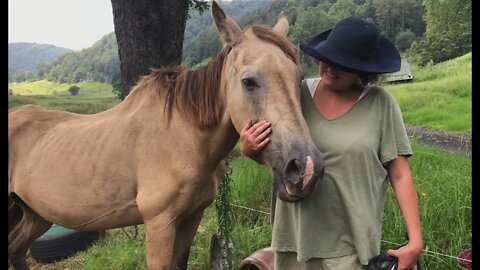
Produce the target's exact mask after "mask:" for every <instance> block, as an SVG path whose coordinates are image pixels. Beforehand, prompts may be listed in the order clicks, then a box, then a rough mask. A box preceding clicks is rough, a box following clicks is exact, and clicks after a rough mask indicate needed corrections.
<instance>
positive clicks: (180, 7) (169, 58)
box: [111, 0, 189, 99]
mask: <svg viewBox="0 0 480 270" xmlns="http://www.w3.org/2000/svg"><path fill="white" fill-rule="evenodd" d="M111 1H112V8H113V21H114V25H115V35H116V37H117V44H118V54H119V58H120V69H121V73H122V84H123V91H122V96H121V98H122V99H124V98H125V97H126V96H127V95H128V93H130V90H131V88H132V87H133V86H135V84H136V82H137V80H138V79H139V78H140V76H143V75H147V74H149V73H150V68H159V67H162V66H167V65H172V64H180V63H181V60H182V47H183V35H184V32H185V24H186V19H187V13H188V2H189V0H174V1H172V0H111Z"/></svg>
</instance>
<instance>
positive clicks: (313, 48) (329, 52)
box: [300, 29, 401, 74]
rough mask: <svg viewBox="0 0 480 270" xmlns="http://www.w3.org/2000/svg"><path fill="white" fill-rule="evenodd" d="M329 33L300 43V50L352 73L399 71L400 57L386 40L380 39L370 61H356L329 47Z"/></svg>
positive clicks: (326, 32) (393, 46)
mask: <svg viewBox="0 0 480 270" xmlns="http://www.w3.org/2000/svg"><path fill="white" fill-rule="evenodd" d="M331 31H332V29H329V30H327V31H325V32H322V33H320V34H318V35H317V36H315V37H313V38H312V39H310V40H309V41H308V42H306V43H301V44H300V49H302V51H304V52H305V53H306V54H308V55H310V56H312V57H313V58H315V59H318V60H320V61H322V62H326V63H328V64H331V65H335V66H338V67H339V68H341V69H343V70H345V71H349V72H353V73H372V74H383V73H391V72H396V71H398V70H400V66H401V61H400V55H399V53H398V51H397V49H396V48H395V45H393V43H391V42H390V41H389V40H388V39H386V38H384V37H380V40H379V44H378V49H377V52H376V53H375V55H374V57H372V58H371V59H369V60H365V59H357V58H355V57H350V56H348V55H345V54H344V53H342V52H340V51H339V50H338V49H337V48H335V47H333V46H330V45H329V43H328V41H327V38H328V36H329V35H330V32H331Z"/></svg>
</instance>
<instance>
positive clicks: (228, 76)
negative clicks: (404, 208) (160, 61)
mask: <svg viewBox="0 0 480 270" xmlns="http://www.w3.org/2000/svg"><path fill="white" fill-rule="evenodd" d="M211 14H212V16H213V18H214V22H215V25H216V28H217V30H218V32H219V35H220V38H221V40H222V43H223V48H222V50H221V52H220V53H219V54H218V55H217V56H216V57H214V58H213V59H212V60H211V61H210V62H209V63H207V64H205V65H203V66H201V67H199V68H197V69H195V70H191V69H188V68H185V67H182V66H170V67H163V68H158V69H151V73H150V74H148V75H145V76H142V77H141V78H140V79H139V80H138V82H137V84H136V85H135V86H134V87H133V88H132V91H131V93H130V94H129V95H128V96H127V97H126V98H125V99H124V100H123V101H122V102H120V103H119V104H117V105H116V106H114V107H113V108H111V109H109V110H105V111H103V112H99V113H96V114H89V115H83V114H75V113H70V112H65V111H57V110H49V109H45V108H42V107H40V106H37V105H23V106H19V107H15V108H12V109H10V110H9V111H8V147H9V148H8V205H9V207H8V242H9V243H8V256H9V263H10V265H11V266H13V267H14V268H15V269H29V267H28V265H27V263H26V252H27V250H28V248H29V246H30V245H31V244H32V243H33V242H34V241H35V239H36V238H38V237H40V236H41V235H42V234H43V233H45V232H46V231H47V230H48V229H49V228H50V226H51V225H52V224H58V225H61V226H64V227H67V228H71V229H75V230H84V231H88V230H108V229H113V228H120V227H125V226H131V225H138V224H144V225H145V234H146V244H145V249H146V252H145V253H146V261H147V262H146V264H147V268H148V269H150V270H152V269H187V264H188V257H189V252H190V247H191V245H192V241H193V239H194V236H195V233H196V230H197V228H198V226H199V223H200V221H201V218H202V216H203V212H204V210H205V209H206V208H207V207H208V206H209V205H210V204H211V203H212V202H213V201H214V199H215V196H216V192H217V186H218V185H219V183H220V181H221V180H222V179H223V176H224V174H225V169H226V167H225V162H224V159H225V158H226V157H227V156H228V154H229V153H230V152H231V150H232V149H233V148H234V147H235V144H236V143H237V142H238V139H239V132H241V130H242V127H243V126H244V125H245V124H246V123H247V121H252V120H253V121H258V120H259V119H267V120H269V121H270V122H271V123H272V127H273V132H272V133H271V135H270V138H271V141H270V143H268V144H267V146H266V147H265V149H264V150H263V151H262V153H261V154H260V157H259V161H257V162H259V163H261V164H264V165H265V166H266V167H267V168H269V170H270V172H271V174H272V178H273V190H274V192H275V193H274V194H275V196H278V197H279V198H280V199H282V200H284V201H287V202H291V203H295V202H298V201H300V200H302V199H304V198H307V197H308V196H309V195H310V194H311V193H312V192H313V191H314V189H315V188H316V187H317V186H318V185H319V184H318V183H319V182H321V179H322V176H323V170H324V163H323V157H322V153H321V152H320V151H319V150H318V149H317V148H316V146H315V144H314V142H313V140H312V138H311V136H310V133H309V130H308V127H307V125H306V122H305V120H304V118H303V115H302V111H301V107H300V82H301V78H302V77H301V70H300V66H299V62H298V58H297V57H298V56H297V54H296V50H295V47H294V46H293V45H292V43H291V42H290V41H289V40H288V39H287V37H286V35H287V32H288V24H289V23H288V19H287V17H286V16H285V15H284V14H283V13H282V14H280V16H279V19H278V21H277V22H276V24H275V25H274V26H267V25H262V24H253V25H252V26H250V27H247V28H246V29H244V30H242V29H241V28H240V27H239V25H238V24H237V23H236V22H235V21H234V20H233V19H232V18H231V17H230V16H228V15H227V14H226V13H225V12H224V11H223V9H222V8H221V7H220V6H219V5H218V4H217V3H216V2H212V6H211Z"/></svg>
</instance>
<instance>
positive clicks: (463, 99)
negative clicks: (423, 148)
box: [384, 53, 472, 133]
mask: <svg viewBox="0 0 480 270" xmlns="http://www.w3.org/2000/svg"><path fill="white" fill-rule="evenodd" d="M412 72H413V75H414V80H413V82H411V83H403V84H391V85H384V86H385V87H386V89H387V90H388V91H390V92H391V93H392V94H393V95H394V96H395V98H396V99H397V101H398V103H399V104H400V107H401V108H402V112H403V117H404V120H405V122H406V123H409V124H413V125H419V126H425V127H430V128H434V129H439V130H445V131H455V132H463V133H471V132H472V53H468V54H466V55H464V56H462V57H458V58H455V59H452V60H450V61H446V62H443V63H439V64H437V65H432V66H428V67H426V68H418V67H415V66H413V67H412Z"/></svg>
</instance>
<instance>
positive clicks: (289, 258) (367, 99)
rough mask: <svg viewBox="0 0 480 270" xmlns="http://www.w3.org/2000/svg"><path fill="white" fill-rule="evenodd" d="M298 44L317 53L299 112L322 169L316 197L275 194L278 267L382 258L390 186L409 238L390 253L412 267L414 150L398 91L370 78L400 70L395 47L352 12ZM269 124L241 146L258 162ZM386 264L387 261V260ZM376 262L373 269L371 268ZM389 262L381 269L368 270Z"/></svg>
mask: <svg viewBox="0 0 480 270" xmlns="http://www.w3.org/2000/svg"><path fill="white" fill-rule="evenodd" d="M300 48H301V49H302V50H303V51H304V52H305V53H306V54H308V55H310V56H312V57H313V58H315V59H316V61H317V63H318V67H319V73H320V74H319V75H320V78H316V79H306V80H304V81H303V83H302V90H301V91H302V94H301V95H302V100H301V102H302V110H303V114H304V116H305V119H306V121H307V124H308V126H309V129H310V133H311V135H312V137H313V139H314V141H315V143H316V144H317V147H318V148H319V149H320V151H321V152H322V153H323V154H324V159H325V176H324V180H323V181H322V182H321V183H320V185H319V187H318V189H317V190H316V192H315V194H313V195H312V196H311V197H309V198H307V199H305V200H303V201H301V202H298V203H287V202H283V201H281V200H279V199H278V198H274V202H275V203H274V206H273V207H272V213H273V216H274V221H273V230H272V248H273V250H275V269H276V270H283V269H285V270H287V269H288V270H291V269H315V270H322V269H338V270H356V269H359V270H360V269H364V267H366V265H368V264H369V261H370V265H372V263H378V260H372V258H374V257H375V256H376V255H378V254H379V253H380V241H381V230H382V221H383V210H384V205H385V197H386V191H387V188H388V185H389V183H390V184H391V185H392V187H393V190H394V192H395V196H396V199H397V202H398V205H399V207H400V209H401V212H402V215H403V218H404V221H405V225H406V230H407V234H408V238H409V241H408V244H406V245H405V246H403V247H401V248H399V249H396V250H388V251H387V253H388V254H389V255H391V256H394V257H396V258H397V259H398V261H397V260H395V262H393V263H392V265H391V266H389V268H384V269H394V268H392V266H394V264H398V268H395V269H398V270H402V269H411V268H412V267H414V266H415V263H416V261H417V259H418V257H419V255H420V252H421V250H422V236H421V228H420V221H419V213H418V197H417V193H416V190H415V186H414V183H413V180H412V175H411V171H410V167H409V164H408V160H407V158H408V157H409V156H411V155H412V150H411V146H410V143H409V140H408V136H407V134H406V131H405V125H404V123H403V118H402V114H401V111H400V108H399V106H398V104H397V102H396V100H395V98H394V97H393V96H392V95H391V94H389V93H388V92H387V91H385V90H384V89H383V88H381V87H379V86H375V85H374V84H373V82H374V81H375V80H376V78H377V77H378V75H379V74H383V73H390V72H394V71H397V70H399V69H400V55H399V53H398V51H397V49H396V48H395V46H394V45H393V44H392V43H391V42H390V41H388V40H387V39H386V38H384V37H383V36H381V35H380V33H379V31H378V28H377V27H376V26H375V25H374V24H372V23H370V22H367V21H365V20H363V19H361V18H358V17H355V16H352V17H347V18H344V19H342V20H340V21H339V22H338V23H337V24H336V25H335V26H334V27H333V29H330V30H328V31H325V32H323V33H321V34H319V35H317V36H315V37H313V38H312V39H311V40H309V41H308V42H307V43H304V44H301V46H300ZM270 132H271V127H270V123H268V122H267V121H260V122H257V123H255V124H252V123H248V124H247V125H246V126H245V127H244V129H243V130H242V132H241V134H240V149H241V151H242V152H243V153H244V154H245V155H247V156H249V157H251V158H253V159H255V160H256V156H257V155H258V153H259V152H260V151H261V150H262V149H263V147H265V145H267V144H268V142H269V138H268V134H269V133H270ZM384 266H385V265H384ZM370 267H371V266H370ZM369 269H383V268H380V267H378V268H369Z"/></svg>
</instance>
